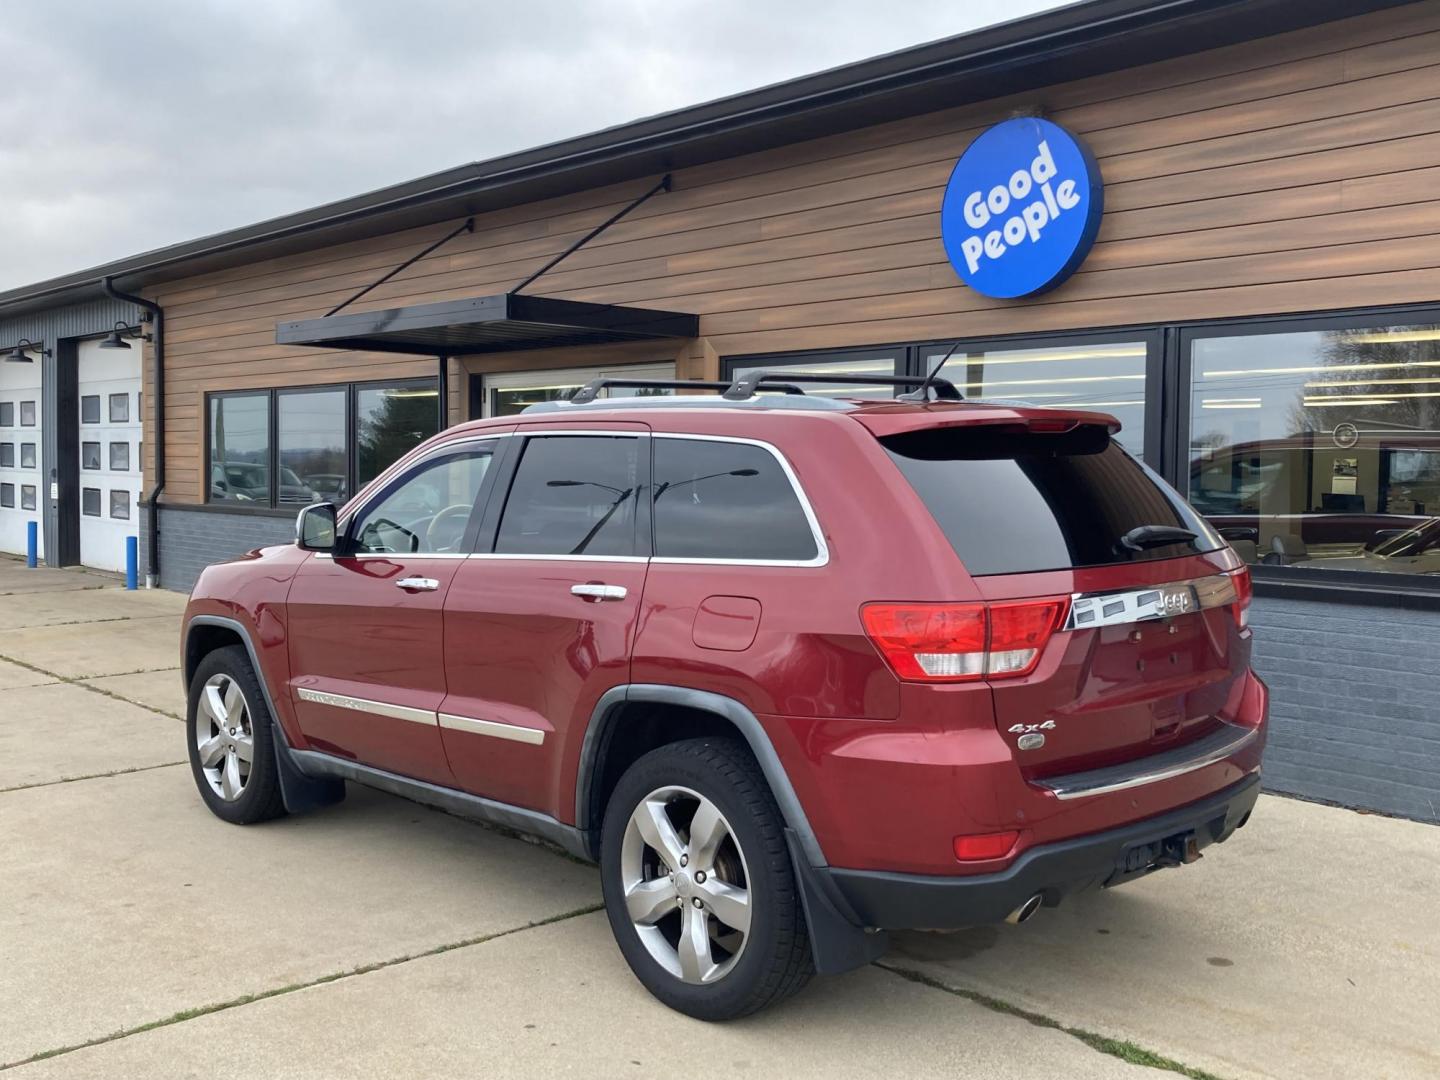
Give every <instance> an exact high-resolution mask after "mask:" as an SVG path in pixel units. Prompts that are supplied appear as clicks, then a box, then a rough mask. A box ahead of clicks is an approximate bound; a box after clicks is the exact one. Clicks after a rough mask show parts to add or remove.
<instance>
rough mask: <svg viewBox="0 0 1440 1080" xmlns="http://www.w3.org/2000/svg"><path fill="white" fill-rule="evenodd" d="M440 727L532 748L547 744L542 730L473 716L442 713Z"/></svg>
mask: <svg viewBox="0 0 1440 1080" xmlns="http://www.w3.org/2000/svg"><path fill="white" fill-rule="evenodd" d="M440 726H441V727H442V728H446V729H448V730H450V731H463V732H465V733H466V734H467V735H488V736H490V737H491V738H492V739H508V740H510V741H511V742H521V743H529V744H530V745H531V746H540V745H542V744H543V743H544V742H545V732H544V731H542V730H541V729H540V728H529V727H521V726H519V725H518V724H500V723H496V722H495V721H494V720H476V719H475V718H474V717H473V716H456V715H455V714H454V713H443V712H442V713H440Z"/></svg>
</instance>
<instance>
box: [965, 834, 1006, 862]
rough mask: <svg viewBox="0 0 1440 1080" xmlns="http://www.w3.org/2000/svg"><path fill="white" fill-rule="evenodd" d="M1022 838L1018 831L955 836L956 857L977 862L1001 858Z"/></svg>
mask: <svg viewBox="0 0 1440 1080" xmlns="http://www.w3.org/2000/svg"><path fill="white" fill-rule="evenodd" d="M1019 839H1020V833H1019V832H1018V831H1012V832H997V833H984V834H982V835H980V836H957V837H955V858H957V859H959V860H960V861H961V862H976V861H979V860H980V859H1000V858H1003V857H1005V856H1006V855H1009V854H1010V851H1011V849H1012V848H1014V847H1015V841H1017V840H1019Z"/></svg>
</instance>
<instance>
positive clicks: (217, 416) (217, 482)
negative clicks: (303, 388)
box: [95, 393, 270, 505]
mask: <svg viewBox="0 0 1440 1080" xmlns="http://www.w3.org/2000/svg"><path fill="white" fill-rule="evenodd" d="M99 400H100V399H99V398H96V399H95V401H96V408H97V409H98V408H99ZM96 419H97V420H98V419H99V416H98V414H97V416H96ZM210 499H211V501H213V502H243V503H260V504H261V505H265V504H268V503H269V501H270V395H269V394H266V393H259V394H233V395H230V394H227V395H226V396H224V397H212V398H211V399H210Z"/></svg>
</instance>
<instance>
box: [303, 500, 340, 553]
mask: <svg viewBox="0 0 1440 1080" xmlns="http://www.w3.org/2000/svg"><path fill="white" fill-rule="evenodd" d="M295 543H296V544H298V545H299V546H300V547H301V548H302V549H304V550H305V551H333V550H334V549H335V504H334V503H313V504H312V505H310V506H307V507H305V509H303V510H301V511H300V515H299V517H297V518H296V519H295Z"/></svg>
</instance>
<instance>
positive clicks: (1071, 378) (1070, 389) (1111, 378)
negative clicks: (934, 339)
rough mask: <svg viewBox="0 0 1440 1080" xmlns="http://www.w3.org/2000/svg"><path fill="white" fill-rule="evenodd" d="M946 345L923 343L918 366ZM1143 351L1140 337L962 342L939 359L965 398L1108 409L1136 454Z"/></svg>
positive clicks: (1141, 420) (1141, 440)
mask: <svg viewBox="0 0 1440 1080" xmlns="http://www.w3.org/2000/svg"><path fill="white" fill-rule="evenodd" d="M949 351H950V346H948V345H943V346H940V345H937V346H926V347H925V349H924V350H923V354H922V356H923V363H924V369H925V370H927V371H928V370H930V369H931V368H933V367H934V366H935V365H936V364H938V363H939V362H940V361H941V360H942V359H943V358H944V356H945V354H946V353H947V352H949ZM1146 357H1147V349H1146V345H1145V342H1143V341H1119V342H1114V343H1108V344H1100V345H1045V346H1039V347H1031V348H1023V349H1012V348H996V349H977V348H974V347H968V348H967V347H965V346H962V347H961V348H960V349H957V350H956V351H955V352H954V353H953V354H952V355H951V357H950V359H949V360H946V361H945V367H944V370H943V372H942V374H943V375H944V376H945V377H946V378H947V379H949V380H950V381H951V382H953V383H954V384H955V386H956V388H957V389H958V390H959V391H960V393H962V394H963V395H965V397H967V398H985V399H987V400H1000V401H1016V402H1024V403H1025V404H1028V405H1039V406H1042V407H1044V408H1056V409H1094V410H1096V411H1097V412H1103V413H1109V414H1110V415H1111V416H1113V417H1115V418H1116V419H1117V420H1119V421H1120V424H1121V429H1120V434H1118V435H1117V436H1116V437H1115V438H1116V441H1118V442H1120V443H1121V444H1122V445H1124V447H1125V448H1126V449H1127V450H1129V451H1130V452H1131V453H1132V454H1134V455H1135V456H1137V457H1140V456H1143V454H1144V451H1145V364H1146Z"/></svg>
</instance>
